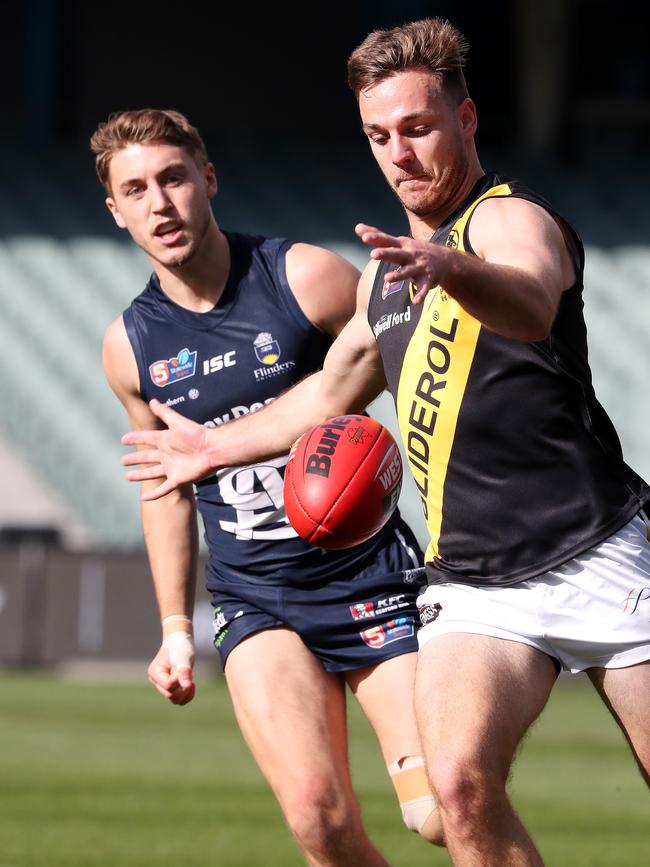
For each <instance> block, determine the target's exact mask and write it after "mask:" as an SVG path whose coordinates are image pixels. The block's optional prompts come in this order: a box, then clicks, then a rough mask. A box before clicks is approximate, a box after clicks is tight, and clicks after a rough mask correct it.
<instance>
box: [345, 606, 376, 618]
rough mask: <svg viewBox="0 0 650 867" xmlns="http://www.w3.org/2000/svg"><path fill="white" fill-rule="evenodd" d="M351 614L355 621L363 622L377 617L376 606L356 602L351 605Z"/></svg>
mask: <svg viewBox="0 0 650 867" xmlns="http://www.w3.org/2000/svg"><path fill="white" fill-rule="evenodd" d="M350 613H351V614H352V616H353V617H354V619H355V620H363V619H364V618H366V617H374V616H375V606H374V605H373V604H372V602H355V603H354V605H350Z"/></svg>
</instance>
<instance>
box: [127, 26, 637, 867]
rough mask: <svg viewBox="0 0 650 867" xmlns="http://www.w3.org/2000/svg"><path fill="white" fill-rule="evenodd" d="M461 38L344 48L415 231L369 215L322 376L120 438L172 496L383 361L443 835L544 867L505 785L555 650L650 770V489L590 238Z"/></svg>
mask: <svg viewBox="0 0 650 867" xmlns="http://www.w3.org/2000/svg"><path fill="white" fill-rule="evenodd" d="M466 47H467V46H466V43H465V40H464V38H463V37H462V35H461V34H460V33H459V32H458V31H457V30H455V28H453V27H452V26H451V25H450V24H449V23H448V22H445V21H442V20H440V19H429V20H425V21H420V22H414V23H412V24H408V25H405V26H404V27H399V28H395V29H394V30H390V31H377V32H374V33H371V34H370V35H369V36H368V37H367V39H366V40H365V41H364V42H363V43H362V44H361V45H360V46H359V47H358V49H356V50H355V51H354V52H353V54H352V55H351V57H350V60H349V64H348V73H349V81H350V84H351V87H352V90H353V91H354V93H355V95H356V96H357V98H358V101H359V108H360V113H361V119H362V123H363V128H364V131H365V133H366V135H367V136H368V139H369V141H370V146H371V149H372V152H373V155H374V156H375V158H376V160H377V162H378V164H379V166H380V167H381V169H382V170H383V172H384V174H385V176H386V178H387V180H388V183H389V184H390V186H391V188H392V189H393V190H394V192H395V193H396V195H397V197H398V199H399V200H400V202H401V204H402V206H403V207H404V209H405V211H406V216H407V218H408V222H409V229H410V234H409V235H408V236H407V235H404V236H401V237H393V236H390V235H387V234H386V233H384V232H382V231H380V230H378V229H376V228H373V227H370V226H367V225H365V224H359V226H358V227H357V233H358V235H359V236H360V237H361V239H362V240H363V241H364V242H365V243H367V244H369V245H371V247H372V251H371V261H370V264H369V265H368V267H367V268H366V270H365V271H364V274H363V275H362V278H361V281H360V284H359V289H358V301H357V313H356V314H355V316H354V317H353V319H352V320H351V321H350V322H349V323H348V325H347V326H346V327H345V328H344V329H343V331H342V332H341V335H340V337H339V338H338V339H337V340H336V341H335V343H334V344H333V346H332V348H331V350H330V352H329V353H328V356H327V358H326V360H325V364H324V368H323V371H322V372H321V373H316V374H314V375H312V377H310V378H308V379H306V380H303V382H301V383H300V384H298V385H297V386H296V387H295V388H294V389H293V390H292V391H290V392H288V393H287V395H285V396H283V397H282V398H281V399H280V400H278V401H276V402H275V403H274V404H273V405H272V406H270V407H268V408H266V409H265V410H263V411H262V413H260V414H259V415H258V416H257V417H250V418H246V419H243V420H240V421H238V422H237V423H236V424H234V425H232V426H229V427H227V428H224V429H222V430H220V431H205V430H202V429H200V428H196V427H195V426H187V427H184V426H183V423H182V422H181V421H180V420H179V419H178V418H177V416H176V415H175V414H174V413H173V411H171V410H170V409H169V408H167V407H164V406H162V405H160V404H154V405H153V409H154V412H155V413H156V415H157V416H158V418H160V419H161V420H162V421H164V422H165V424H167V425H168V430H166V431H162V432H160V431H158V432H156V431H151V432H147V433H146V434H129V435H127V436H126V437H125V440H124V441H125V442H127V443H131V444H138V445H142V446H144V447H145V450H144V452H141V453H139V454H137V453H134V454H132V455H130V456H128V457H127V458H125V460H124V463H125V464H126V465H134V464H143V465H144V466H143V467H142V468H141V469H139V470H134V471H131V473H130V477H131V478H132V479H133V480H140V479H144V480H151V479H158V481H159V485H158V487H157V488H155V489H153V490H150V491H149V492H148V493H147V494H146V495H145V496H147V497H151V498H152V499H153V498H156V497H158V496H160V495H162V494H164V493H167V492H168V491H171V490H173V489H174V488H175V487H176V486H177V485H179V484H181V483H183V482H185V481H187V479H191V478H197V477H201V476H202V475H203V474H204V473H206V472H210V471H214V469H215V468H217V467H219V466H222V465H224V464H225V465H228V464H229V463H232V462H233V461H235V460H246V461H248V460H253V459H259V457H260V456H261V454H265V453H268V454H273V453H280V452H282V451H283V450H285V449H286V448H287V446H288V445H289V444H290V443H291V442H292V441H293V440H294V439H295V438H296V437H297V436H298V435H299V434H300V433H301V432H302V431H303V430H305V429H307V428H309V427H310V426H312V425H313V424H316V423H318V422H320V421H322V420H323V419H324V418H327V417H331V416H335V415H338V414H341V413H345V412H349V411H353V410H358V409H359V408H361V407H363V406H364V405H365V404H366V403H367V402H368V400H369V399H371V398H372V397H374V396H375V394H376V393H377V392H378V391H379V390H380V389H381V388H383V386H384V383H385V380H384V369H385V373H386V377H387V378H388V381H389V385H390V387H391V390H392V392H393V396H394V398H395V401H396V404H397V411H398V418H399V422H400V428H401V431H402V434H403V436H404V441H405V447H406V450H407V454H408V457H409V463H410V467H411V470H412V471H413V475H414V478H415V480H416V484H418V486H419V488H420V492H421V494H422V500H423V506H424V508H425V513H426V516H427V523H428V527H429V531H430V534H431V543H430V545H429V548H428V550H427V554H426V561H427V576H428V581H429V587H428V588H427V589H426V591H425V592H424V593H423V594H422V595H421V597H420V599H419V600H418V605H419V608H420V614H421V621H422V624H423V625H422V628H421V630H420V633H419V638H420V652H419V662H418V669H417V675H416V712H417V716H418V725H419V729H420V734H421V737H422V739H423V742H424V747H425V755H426V759H427V770H428V773H429V778H430V780H431V782H432V785H433V788H434V791H435V793H436V796H437V798H438V801H439V806H440V811H441V815H442V820H443V828H444V833H445V838H446V841H447V845H448V848H449V851H450V854H451V856H452V859H453V862H454V863H455V864H457V865H467V867H469V865H472V867H479V865H480V867H490V865H495V867H496V865H499V867H503V865H535V867H539V865H540V864H542V858H541V855H540V854H539V852H538V850H537V848H536V846H535V844H534V842H533V841H532V839H531V837H530V836H529V834H528V832H527V830H526V829H525V828H524V826H523V824H522V822H521V821H520V819H519V817H518V816H517V814H516V812H515V810H514V809H513V807H512V804H511V803H510V801H509V798H508V795H507V792H506V782H507V779H508V775H509V771H510V767H511V764H512V761H513V757H514V755H515V752H516V750H517V747H518V745H519V744H520V742H521V740H522V738H523V736H524V734H525V733H526V731H527V730H528V728H529V727H530V725H531V724H532V723H533V721H534V720H535V719H536V718H537V716H538V714H539V713H540V712H541V710H542V709H543V707H544V705H545V704H546V701H547V699H548V696H549V693H550V691H551V689H552V687H553V685H554V683H555V680H556V677H557V673H558V669H559V668H560V667H562V668H564V669H566V670H567V671H571V672H578V671H586V673H587V674H588V676H589V678H590V679H591V681H592V683H593V684H594V686H595V688H596V689H597V690H598V692H599V693H600V695H601V696H602V698H603V700H604V702H605V703H606V705H607V706H608V708H609V709H610V710H611V712H612V714H613V716H614V718H615V719H616V721H617V723H618V724H619V725H620V727H621V729H622V730H623V732H624V733H625V736H626V738H627V739H628V741H629V743H630V745H631V747H632V751H633V753H634V756H635V758H636V760H637V763H638V765H639V768H640V770H641V773H642V775H643V777H644V779H645V780H646V782H650V724H649V722H648V721H649V720H650V662H649V660H650V618H649V617H648V610H649V609H648V606H649V605H650V543H649V542H648V538H647V529H646V526H645V524H646V523H647V519H646V517H645V511H644V509H645V508H647V503H648V502H649V501H650V488H649V487H648V485H647V484H646V483H645V482H644V481H643V480H642V479H641V478H640V477H639V476H638V475H636V473H634V472H633V470H631V469H630V468H629V467H628V466H627V465H626V464H625V463H624V461H623V458H622V454H621V450H620V445H619V443H618V440H617V437H616V434H615V432H614V429H613V426H612V425H611V422H610V421H609V419H608V418H607V416H606V414H605V412H604V410H603V409H602V407H601V406H600V405H599V404H598V402H597V400H596V398H595V395H594V393H593V387H592V384H591V376H590V371H589V366H588V362H587V351H586V331H585V327H584V320H583V317H582V300H581V292H582V271H583V266H584V254H583V250H582V245H581V243H580V241H579V238H578V236H577V235H576V234H575V232H574V231H573V230H572V229H571V227H570V226H569V225H568V224H567V223H566V221H565V220H563V219H562V218H561V217H560V216H559V215H557V214H556V213H555V212H554V211H553V209H552V208H551V207H550V206H549V205H548V204H547V203H545V202H544V200H543V199H541V197H539V196H536V195H535V194H531V193H530V192H529V191H526V190H525V189H524V188H523V187H521V185H519V184H518V183H517V182H515V181H512V180H511V179H509V178H506V177H504V176H501V175H497V174H496V173H488V174H486V173H485V172H484V170H483V168H482V166H481V164H480V162H479V158H478V155H477V152H476V147H475V143H474V134H475V131H476V127H477V114H476V108H475V106H474V103H473V102H472V100H471V99H470V98H469V96H468V93H467V88H466V84H465V79H464V74H463V67H464V63H465V52H466ZM396 266H397V267H396ZM411 301H413V302H418V303H416V304H415V305H414V304H411V303H410V302H411ZM382 311H383V314H388V312H389V311H394V313H395V314H396V315H391V316H390V317H389V318H387V319H383V318H382V317H380V316H379V313H380V312H382ZM383 314H382V315H383ZM407 314H408V315H407ZM382 322H383V323H385V322H389V323H390V327H389V328H385V327H383V326H382V327H380V326H381V323H382ZM373 326H377V327H376V328H375V329H374V333H373ZM375 334H376V335H377V339H376V340H375ZM382 361H383V367H382ZM343 372H344V373H343Z"/></svg>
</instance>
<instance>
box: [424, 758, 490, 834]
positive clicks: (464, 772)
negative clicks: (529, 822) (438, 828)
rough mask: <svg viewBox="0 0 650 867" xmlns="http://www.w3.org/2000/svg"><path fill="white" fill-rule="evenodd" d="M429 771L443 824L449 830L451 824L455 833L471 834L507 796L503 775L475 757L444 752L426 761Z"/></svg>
mask: <svg viewBox="0 0 650 867" xmlns="http://www.w3.org/2000/svg"><path fill="white" fill-rule="evenodd" d="M429 775H430V779H431V783H432V785H433V786H434V787H435V791H436V797H437V801H438V804H439V806H440V809H441V811H442V813H443V814H444V817H445V824H446V825H447V827H448V830H450V831H451V828H452V827H453V828H454V833H455V834H456V835H458V834H460V835H463V834H465V833H467V834H469V835H470V836H471V834H472V832H473V829H475V828H476V827H477V826H479V825H482V824H484V823H485V821H486V820H487V816H489V814H490V813H492V812H493V811H494V810H495V809H498V808H499V806H500V805H501V802H502V801H503V800H506V799H507V797H506V792H505V778H503V780H502V778H501V775H500V774H498V773H496V772H495V770H494V769H489V768H485V767H484V766H483V765H482V763H481V762H479V761H477V762H474V761H472V760H471V759H466V760H454V759H453V758H451V757H449V756H444V758H442V759H441V760H440V761H436V760H435V759H434V760H433V761H432V762H431V763H430V766H429Z"/></svg>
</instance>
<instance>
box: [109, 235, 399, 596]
mask: <svg viewBox="0 0 650 867" xmlns="http://www.w3.org/2000/svg"><path fill="white" fill-rule="evenodd" d="M226 237H227V238H228V242H229V245H230V254H231V268H230V275H229V277H228V281H227V283H226V286H225V289H224V292H223V295H222V297H221V298H220V300H219V302H218V304H217V305H216V306H215V307H214V308H213V309H212V310H210V311H209V312H207V313H194V312H192V311H190V310H186V309H185V308H183V307H180V306H179V305H177V304H175V303H174V302H173V301H172V300H171V299H170V298H168V297H167V296H166V295H165V293H164V292H163V291H162V289H161V287H160V283H159V281H158V278H157V277H156V275H155V274H153V275H152V276H151V278H150V280H149V282H148V284H147V287H146V288H145V290H144V292H142V294H141V295H139V296H138V297H137V298H136V299H135V300H134V301H133V303H132V304H131V306H130V307H129V308H128V309H127V310H125V312H124V324H125V327H126V331H127V334H128V336H129V340H130V341H131V346H132V347H133V351H134V354H135V358H136V361H137V365H138V370H139V374H140V394H141V395H142V397H143V399H144V400H146V401H149V400H151V399H152V398H154V397H155V398H157V399H158V400H160V401H161V402H163V403H166V404H167V405H168V406H171V407H173V408H174V409H175V410H177V411H178V412H179V413H181V414H182V415H184V416H187V417H188V418H191V419H193V420H194V421H196V422H198V423H200V424H204V425H206V426H207V427H216V426H219V425H221V424H225V423H227V422H229V421H231V420H232V419H236V418H238V417H239V416H241V415H245V414H246V413H249V412H256V411H257V410H259V409H261V408H262V407H263V406H264V405H265V404H268V403H270V402H271V401H273V400H274V399H275V398H276V397H277V395H278V394H280V392H282V391H284V390H285V389H287V388H288V387H289V386H291V385H293V384H294V383H296V382H297V381H298V380H300V379H302V378H303V377H304V376H306V375H307V374H309V373H312V372H313V371H315V370H318V369H320V367H322V363H323V358H324V356H325V353H326V352H327V349H328V347H329V345H330V342H331V341H330V338H329V337H328V336H327V335H325V334H323V333H322V332H320V331H319V330H318V329H316V328H315V327H314V326H313V325H312V324H311V322H309V320H308V319H307V318H306V317H305V315H304V314H303V312H302V310H301V309H300V307H299V306H298V303H297V302H296V300H295V298H294V296H293V294H292V292H291V289H290V287H289V285H288V283H287V278H286V272H285V256H286V251H287V249H288V248H289V247H290V246H291V245H290V242H288V241H285V240H277V239H276V240H269V239H265V238H260V237H251V236H247V235H239V234H231V233H227V235H226ZM286 461H287V458H286V457H280V458H275V459H273V460H267V461H264V462H262V463H260V464H256V465H254V466H245V467H236V468H227V469H221V470H219V471H218V472H217V473H216V474H215V475H213V476H211V477H210V478H208V479H205V480H204V481H201V482H199V483H198V484H197V486H196V492H197V505H198V508H199V511H200V512H201V515H202V517H203V523H204V526H205V538H206V542H207V545H208V550H209V562H208V589H213V588H212V586H211V583H214V581H222V582H223V581H228V582H247V583H264V584H304V583H306V582H316V581H322V580H323V579H325V578H329V577H335V576H336V573H337V572H339V571H344V570H350V569H351V568H352V569H354V568H355V567H356V565H357V564H360V566H359V568H362V567H363V565H365V561H366V560H367V558H368V557H372V556H373V555H374V553H375V552H376V551H378V550H379V549H380V548H381V547H383V546H384V545H386V544H389V542H392V541H393V535H392V532H391V530H390V528H389V527H388V526H387V527H386V528H385V529H384V531H383V532H381V533H379V534H378V535H377V536H375V537H374V538H373V539H371V540H369V541H368V542H366V543H364V544H363V545H360V546H358V547H356V548H351V549H347V550H343V551H337V552H334V551H332V552H324V551H322V550H321V549H319V548H314V547H312V546H311V545H308V544H307V543H306V542H303V541H302V539H300V538H299V537H298V536H297V535H296V532H295V531H294V529H293V528H292V527H291V525H290V523H289V521H288V519H287V517H286V515H285V511H284V502H283V498H282V485H283V477H284V467H285V464H286ZM390 524H391V527H392V522H390ZM357 571H358V570H357Z"/></svg>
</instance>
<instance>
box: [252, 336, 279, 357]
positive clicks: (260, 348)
mask: <svg viewBox="0 0 650 867" xmlns="http://www.w3.org/2000/svg"><path fill="white" fill-rule="evenodd" d="M253 346H254V347H255V355H256V356H257V360H258V361H261V362H262V364H275V362H276V361H277V360H278V358H279V357H280V344H279V343H278V341H277V340H274V339H273V335H272V334H269V332H268V331H262V332H260V334H258V335H257V337H256V338H255V340H254V341H253Z"/></svg>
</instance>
